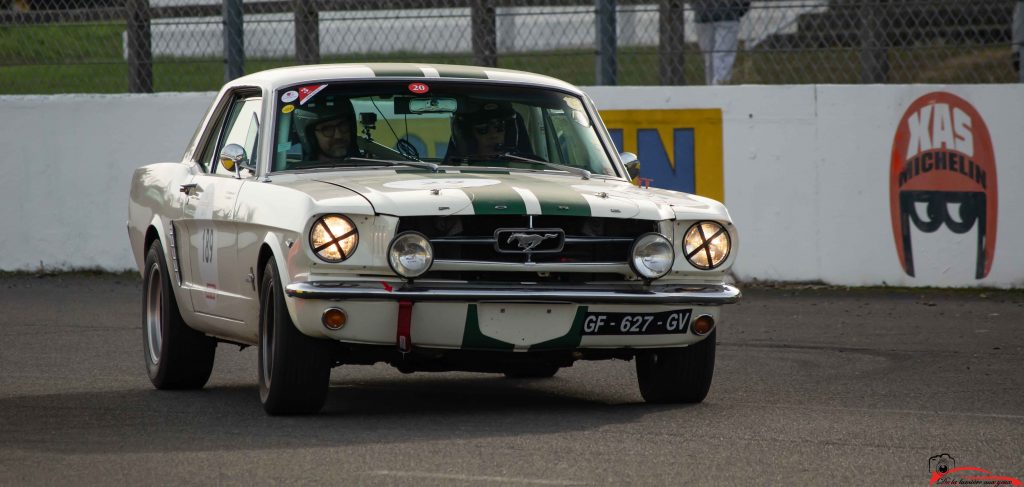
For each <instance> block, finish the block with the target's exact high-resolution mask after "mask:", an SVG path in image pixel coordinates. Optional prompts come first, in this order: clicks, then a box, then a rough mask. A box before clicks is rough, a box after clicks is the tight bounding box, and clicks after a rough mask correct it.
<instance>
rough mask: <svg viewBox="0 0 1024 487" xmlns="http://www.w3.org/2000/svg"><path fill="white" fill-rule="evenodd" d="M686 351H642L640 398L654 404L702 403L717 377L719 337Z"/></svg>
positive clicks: (638, 357) (638, 372)
mask: <svg viewBox="0 0 1024 487" xmlns="http://www.w3.org/2000/svg"><path fill="white" fill-rule="evenodd" d="M717 331H718V330H713V331H712V332H711V334H710V335H708V336H707V338H705V339H704V340H702V341H700V342H698V343H696V344H693V345H690V346H689V347H684V348H658V349H650V350H642V351H639V352H637V354H636V378H637V382H638V383H639V385H640V395H642V396H643V397H644V400H645V401H647V402H652V403H698V402H701V401H703V400H704V398H705V397H706V396H707V395H708V390H709V389H710V388H711V378H712V377H713V376H714V373H715V335H716V334H717Z"/></svg>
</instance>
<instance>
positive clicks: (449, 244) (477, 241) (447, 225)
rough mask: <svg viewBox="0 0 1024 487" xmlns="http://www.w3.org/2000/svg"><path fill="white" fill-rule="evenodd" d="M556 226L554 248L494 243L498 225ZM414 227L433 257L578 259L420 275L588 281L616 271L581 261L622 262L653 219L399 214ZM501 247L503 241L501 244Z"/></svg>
mask: <svg viewBox="0 0 1024 487" xmlns="http://www.w3.org/2000/svg"><path fill="white" fill-rule="evenodd" d="M510 228H515V229H529V228H538V229H542V228H543V229H561V230H562V231H563V232H564V233H565V243H564V246H563V248H562V250H561V251H560V252H521V253H507V252H499V251H498V250H497V249H496V248H495V244H496V240H495V238H494V237H495V231H496V230H498V229H510ZM409 230H414V231H417V232H420V233H422V234H424V235H426V236H427V238H429V239H430V243H431V245H432V246H433V247H434V262H435V267H437V263H441V262H477V263H522V264H524V265H530V264H569V265H579V269H578V271H577V272H558V273H555V272H552V273H547V272H540V273H538V272H522V271H521V269H517V271H514V272H494V271H489V270H488V271H484V270H483V269H480V270H467V271H451V270H446V271H437V270H435V271H431V272H428V273H427V274H426V275H425V276H424V277H425V278H434V279H457V280H465V281H472V282H482V281H494V282H511V281H522V282H558V283H565V282H573V283H577V282H588V281H593V280H608V279H609V278H612V279H617V280H621V279H623V277H624V276H623V275H621V274H609V273H607V272H604V273H598V272H595V271H594V270H593V269H588V268H587V266H586V264H599V263H600V264H622V265H625V264H626V263H627V262H628V261H629V250H630V248H631V246H632V245H633V241H634V240H635V239H636V238H637V237H638V236H640V235H642V234H644V233H647V232H655V231H658V224H657V222H653V221H648V220H628V219H620V218H598V217H568V216H544V215H534V216H526V215H486V216H485V215H467V216H445V217H436V216H429V217H427V216H423V217H403V218H402V219H401V221H400V222H399V224H398V232H399V233H400V232H404V231H409ZM506 247H507V245H506Z"/></svg>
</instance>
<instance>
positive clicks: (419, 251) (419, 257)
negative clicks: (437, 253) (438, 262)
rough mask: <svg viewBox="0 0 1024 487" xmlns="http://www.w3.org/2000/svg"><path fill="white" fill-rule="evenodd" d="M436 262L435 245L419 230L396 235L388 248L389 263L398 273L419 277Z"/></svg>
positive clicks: (403, 275)
mask: <svg viewBox="0 0 1024 487" xmlns="http://www.w3.org/2000/svg"><path fill="white" fill-rule="evenodd" d="M433 263H434V247H432V246H431V245H430V241H429V240H427V237H426V236H424V235H423V234H422V233H419V232H405V233H402V234H401V235H399V236H397V237H395V239H394V240H392V241H391V246H390V247H389V248H388V264H389V265H391V270H393V271H395V273H396V274H398V275H400V276H402V277H407V278H413V277H417V276H419V275H421V274H423V273H424V272H427V269H430V265H431V264H433Z"/></svg>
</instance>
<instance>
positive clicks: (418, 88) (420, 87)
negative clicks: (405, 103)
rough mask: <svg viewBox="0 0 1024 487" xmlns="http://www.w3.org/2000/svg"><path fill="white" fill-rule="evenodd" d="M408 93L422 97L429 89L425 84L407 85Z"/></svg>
mask: <svg viewBox="0 0 1024 487" xmlns="http://www.w3.org/2000/svg"><path fill="white" fill-rule="evenodd" d="M409 91H411V92H413V93H416V94H417V95H422V94H424V93H426V92H428V91H430V87H429V86H427V84H426V83H409Z"/></svg>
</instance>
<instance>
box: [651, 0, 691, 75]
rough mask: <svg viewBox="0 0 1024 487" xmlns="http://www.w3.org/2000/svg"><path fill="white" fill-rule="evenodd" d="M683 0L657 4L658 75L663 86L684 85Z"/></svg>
mask: <svg viewBox="0 0 1024 487" xmlns="http://www.w3.org/2000/svg"><path fill="white" fill-rule="evenodd" d="M684 13H685V6H684V5H683V0H661V2H659V3H658V73H659V74H660V77H661V84H663V85H685V84H686V74H685V72H684V68H685V67H686V62H685V61H686V60H685V58H684V56H683V53H684V47H685V45H686V30H685V29H686V18H685V17H684V16H683V15H684Z"/></svg>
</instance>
